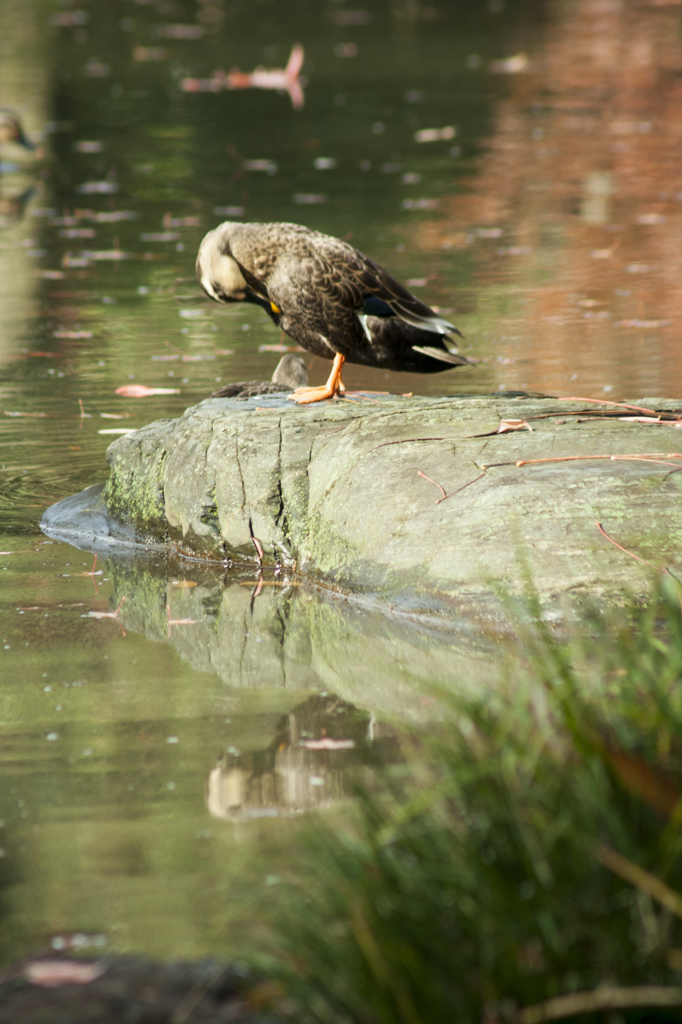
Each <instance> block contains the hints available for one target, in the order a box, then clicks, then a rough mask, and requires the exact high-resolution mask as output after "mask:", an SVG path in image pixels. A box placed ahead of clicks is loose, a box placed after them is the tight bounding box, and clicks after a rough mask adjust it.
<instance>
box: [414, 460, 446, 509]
mask: <svg viewBox="0 0 682 1024" xmlns="http://www.w3.org/2000/svg"><path fill="white" fill-rule="evenodd" d="M417 476H421V477H423V478H424V480H428V481H429V483H430V484H433V486H434V487H437V488H438V490H439V491H440V493H441V494H442V495H443V498H447V494H446V493H445V491H444V490H443V488H442V487H441V485H440V484H437V483H436V481H435V480H432V479H431V477H430V476H427V475H426V473H422V471H421V469H420V470H418V471H417ZM443 498H440V499H437V500H436V505H437V504H438V500H440V501H442V500H443Z"/></svg>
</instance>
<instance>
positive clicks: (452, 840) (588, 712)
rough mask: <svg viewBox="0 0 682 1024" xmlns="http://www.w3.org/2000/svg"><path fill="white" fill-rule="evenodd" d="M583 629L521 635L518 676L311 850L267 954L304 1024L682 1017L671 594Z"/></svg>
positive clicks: (431, 742)
mask: <svg viewBox="0 0 682 1024" xmlns="http://www.w3.org/2000/svg"><path fill="white" fill-rule="evenodd" d="M669 582H670V581H669ZM588 631H589V643H588V642H586V641H584V640H580V641H579V640H574V641H571V642H556V641H554V640H553V639H552V637H551V635H550V633H549V631H548V630H547V629H546V627H545V626H544V625H543V623H542V622H541V621H540V620H539V618H537V617H536V618H535V619H534V620H533V622H532V623H531V625H530V626H529V627H528V630H527V634H526V647H527V652H528V654H529V657H528V660H527V666H528V670H527V672H526V674H525V678H523V679H516V680H514V687H513V688H511V687H510V688H508V691H507V693H506V694H505V695H504V696H497V697H495V698H494V699H492V700H491V699H490V698H489V697H486V698H485V699H481V700H480V701H478V702H469V703H468V704H467V706H466V707H462V706H461V705H457V706H456V707H455V706H454V705H451V708H450V709H451V711H452V714H451V715H449V716H448V717H447V721H445V722H444V723H443V724H442V726H440V727H439V728H438V730H437V734H436V735H432V736H430V737H428V738H426V739H425V740H423V741H420V742H418V743H417V749H418V751H419V756H418V757H415V758H414V761H413V765H414V767H413V769H412V771H411V773H410V775H409V777H408V778H407V780H405V781H403V782H401V783H400V784H399V785H398V786H396V787H395V788H394V790H393V792H392V793H391V795H390V796H389V797H386V796H384V797H377V796H376V795H374V794H371V793H369V792H367V791H361V792H360V794H359V797H360V799H359V807H358V813H357V817H356V818H355V819H354V821H353V823H352V824H350V825H347V826H346V827H344V828H336V829H334V828H332V827H320V828H319V829H318V830H317V831H316V832H315V833H314V834H313V835H311V837H310V841H309V847H308V859H307V863H306V865H305V878H304V880H302V881H301V882H300V883H299V884H298V886H294V887H293V889H292V891H291V894H290V899H289V901H288V903H287V908H286V912H285V920H284V922H280V931H279V940H278V941H279V952H280V955H281V954H282V953H283V954H284V956H285V959H286V962H287V963H288V964H289V965H290V967H291V979H292V980H291V985H292V989H293V991H294V992H295V993H296V995H297V997H298V999H300V1001H301V1003H302V1005H303V1006H305V1007H306V1008H307V1010H308V1012H309V1013H310V1014H311V1016H312V1018H313V1019H314V1020H319V1021H328V1022H337V1021H338V1022H340V1021H353V1022H359V1024H360V1022H361V1024H379V1022H380V1024H422V1022H423V1024H438V1022H441V1021H442V1022H446V1021H447V1022H448V1024H455V1022H462V1024H464V1022H469V1021H471V1022H475V1024H478V1022H479V1021H484V1022H487V1024H493V1022H496V1021H500V1022H504V1021H507V1020H510V1021H511V1020H515V1021H518V1022H519V1024H534V1022H535V1021H541V1020H550V1019H556V1020H561V1019H566V1018H567V1017H569V1016H572V1015H574V1014H575V1013H577V1012H582V1013H583V1014H584V1013H585V1012H591V1018H590V1019H592V1020H597V1019H599V1020H601V1019H608V1020H609V1021H616V1020H623V1019H625V1018H627V1019H628V1020H634V1019H636V1020H644V1019H646V1020H647V1021H651V1020H654V1019H662V1018H663V1017H664V1016H665V1015H666V1014H667V1015H668V1018H669V1019H671V1018H670V1014H671V1013H672V1014H674V1018H673V1019H678V1018H679V1013H680V1011H679V1009H678V1010H671V1009H668V1010H666V1009H663V1008H662V1007H665V1006H675V1005H677V1006H679V1005H680V1004H682V988H679V987H677V986H678V985H679V983H680V971H682V948H680V947H682V923H681V922H680V920H679V919H680V917H681V916H682V895H680V894H681V893H682V862H681V861H680V852H681V849H682V835H681V833H680V822H681V821H682V801H680V800H679V795H680V778H681V776H682V688H681V687H680V682H681V680H682V616H681V614H680V599H679V594H678V593H677V590H676V588H675V587H674V586H673V585H672V584H671V585H670V588H669V589H668V590H665V588H664V589H663V590H662V591H661V592H660V593H659V594H658V596H657V598H656V600H655V602H653V603H652V605H651V606H650V607H649V608H647V609H646V610H642V609H638V610H635V611H634V612H633V613H632V614H631V615H630V616H629V617H628V622H627V623H625V621H623V622H620V623H618V624H614V623H613V622H611V623H606V622H604V621H603V620H602V619H600V618H599V617H598V616H595V617H594V619H593V620H592V621H591V622H590V623H589V630H588ZM557 997H562V998H561V999H559V1000H558V1001H556V998H557ZM547 1000H555V1001H554V1002H549V1003H548V1002H546V1001H547ZM538 1004H542V1005H540V1006H538ZM633 1006H639V1007H640V1008H639V1009H632V1007H633ZM531 1007H536V1010H531V1009H529V1008H531ZM652 1007H658V1008H657V1009H656V1008H654V1009H652ZM605 1010H606V1011H608V1014H609V1015H608V1017H607V1018H605V1017H603V1013H604V1011H605ZM616 1011H617V1013H618V1014H619V1015H616V1016H614V1013H615V1012H616ZM623 1015H625V1018H624V1017H623ZM583 1019H584V1018H583Z"/></svg>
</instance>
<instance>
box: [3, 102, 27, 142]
mask: <svg viewBox="0 0 682 1024" xmlns="http://www.w3.org/2000/svg"><path fill="white" fill-rule="evenodd" d="M7 142H13V143H15V144H16V145H18V146H23V147H24V149H30V150H34V149H35V148H36V147H35V144H34V143H33V142H31V140H30V139H29V138H28V137H27V135H26V132H25V131H24V129H23V126H22V124H21V121H20V120H19V117H18V115H17V114H15V112H14V111H13V110H8V109H6V108H3V107H0V145H2V144H3V143H7Z"/></svg>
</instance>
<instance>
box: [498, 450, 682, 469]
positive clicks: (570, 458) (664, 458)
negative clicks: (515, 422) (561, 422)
mask: <svg viewBox="0 0 682 1024" xmlns="http://www.w3.org/2000/svg"><path fill="white" fill-rule="evenodd" d="M592 459H609V460H610V461H611V462H652V463H659V464H660V465H662V466H669V465H670V461H669V460H670V459H682V455H681V454H680V453H679V452H652V453H651V454H649V455H647V454H642V455H560V456H557V457H556V458H552V459H518V460H517V461H516V462H511V461H510V462H489V463H487V464H486V465H484V466H481V469H494V468H496V467H498V466H535V465H539V464H540V463H543V462H580V461H588V460H592Z"/></svg>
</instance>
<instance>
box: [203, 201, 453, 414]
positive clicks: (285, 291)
mask: <svg viewBox="0 0 682 1024" xmlns="http://www.w3.org/2000/svg"><path fill="white" fill-rule="evenodd" d="M196 272H197V279H198V281H199V284H200V286H201V288H202V289H203V291H204V292H205V293H206V295H208V296H209V298H211V299H214V300H215V301H216V302H221V303H232V302H249V303H252V304H255V305H257V306H260V307H261V308H262V309H264V310H265V312H266V313H267V314H268V316H269V317H270V319H271V320H272V321H273V322H274V323H275V324H276V325H277V326H278V327H279V328H280V329H281V330H282V331H284V333H285V334H287V335H288V336H289V337H290V338H292V339H293V340H294V341H295V342H296V343H297V344H298V345H299V346H300V347H301V348H303V349H306V350H307V351H308V352H312V353H313V354H314V355H316V356H320V357H322V358H324V359H331V360H332V370H331V373H330V375H329V378H328V380H327V382H326V384H324V385H323V386H322V387H306V386H300V387H297V388H296V389H295V390H294V391H293V393H292V394H291V395H290V396H289V398H290V399H291V400H292V401H294V402H296V403H298V404H300V405H306V404H309V403H311V402H319V401H322V400H324V399H328V398H333V397H335V396H337V395H343V392H344V391H345V388H344V385H343V382H342V379H341V374H342V370H343V366H344V364H345V363H346V362H349V363H357V364H360V365H362V366H373V367H377V368H379V369H386V370H398V371H410V372H414V373H438V372H441V371H443V370H448V369H452V368H453V367H455V366H464V365H466V364H468V363H470V362H471V360H469V359H467V358H466V356H462V355H460V354H459V352H457V350H456V347H454V343H453V341H452V338H451V336H452V335H453V334H457V335H459V336H460V337H462V333H461V331H459V330H458V328H457V327H455V326H454V324H451V323H450V322H449V321H448V320H445V319H444V318H443V317H442V316H440V315H439V314H438V313H437V312H436V311H435V310H433V309H431V307H430V306H427V305H426V304H425V303H424V302H422V301H421V300H420V299H418V298H417V297H416V296H415V295H413V294H412V293H411V292H410V291H408V290H407V288H405V287H404V286H403V285H402V284H400V283H399V282H398V281H396V280H395V278H393V277H391V275H390V274H389V273H388V272H387V271H386V270H384V269H383V267H381V266H379V264H378V263H375V262H374V260H372V259H370V258H369V257H368V256H365V255H364V253H362V252H360V251H359V250H358V249H355V248H354V247H353V246H351V245H350V244H349V243H348V242H345V241H342V240H341V239H339V238H335V237H333V236H332V235H326V234H323V233H322V232H320V231H313V230H311V229H310V228H307V227H304V226H303V225H301V224H288V223H264V224H263V223H244V222H240V221H225V222H224V223H223V224H220V225H219V226H218V227H216V228H214V229H213V230H212V231H209V232H208V234H207V235H206V236H205V237H204V239H203V241H202V242H201V245H200V246H199V253H198V255H197V261H196ZM446 339H448V340H449V341H450V345H448V344H446Z"/></svg>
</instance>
